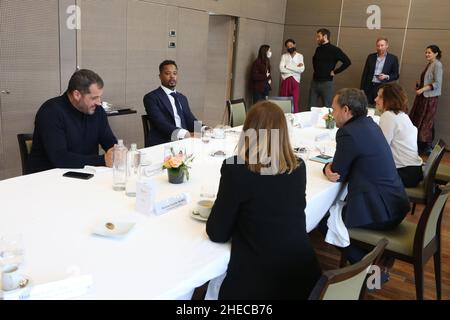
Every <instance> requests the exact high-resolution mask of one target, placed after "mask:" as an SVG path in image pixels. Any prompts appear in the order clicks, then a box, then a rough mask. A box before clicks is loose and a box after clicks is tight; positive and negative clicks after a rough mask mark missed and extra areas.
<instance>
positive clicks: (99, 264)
mask: <svg viewBox="0 0 450 320" xmlns="http://www.w3.org/2000/svg"><path fill="white" fill-rule="evenodd" d="M324 131H326V129H322V128H306V129H295V130H294V132H293V136H294V139H293V140H294V141H293V144H294V145H305V144H306V145H310V146H312V145H314V144H315V142H314V141H313V138H314V136H316V135H317V134H318V133H321V132H324ZM227 141H231V143H228V144H226V143H225V140H215V139H213V140H211V142H210V143H209V144H203V143H202V142H201V140H200V139H188V140H184V141H183V142H177V143H176V144H177V146H185V147H186V148H187V150H188V151H191V152H194V153H195V155H196V159H195V161H194V165H193V168H192V170H191V179H190V180H189V181H188V182H185V183H184V184H181V185H171V184H169V183H168V182H167V174H166V173H165V172H164V173H163V174H161V175H159V176H155V177H154V179H155V181H156V184H157V187H158V190H157V193H158V196H157V198H158V199H163V198H167V197H169V196H172V195H175V194H178V193H181V192H188V193H189V194H190V195H191V198H192V200H191V203H190V204H189V205H187V206H184V207H181V208H178V209H175V210H173V211H170V212H168V213H166V214H164V215H161V216H154V215H151V216H146V215H143V214H140V213H138V212H136V211H135V201H136V200H135V198H130V197H127V196H126V195H125V193H124V192H116V191H113V189H112V173H111V172H103V173H97V174H96V175H95V177H94V178H92V179H91V180H87V181H84V180H77V179H69V178H64V177H62V174H63V173H64V172H66V171H67V170H62V169H55V170H50V171H46V172H42V173H38V174H33V175H29V176H23V177H17V178H13V179H9V180H5V181H0V208H1V209H0V235H5V234H6V235H7V234H21V235H22V237H23V240H24V249H25V252H24V253H25V260H24V263H23V265H22V266H21V269H22V270H23V272H24V273H25V274H27V275H29V276H30V277H31V278H32V280H33V283H34V284H44V283H48V282H53V281H58V280H63V279H66V278H68V277H70V276H74V275H77V274H80V275H92V279H93V287H92V290H91V291H90V292H89V293H88V294H87V295H84V296H82V297H79V298H82V299H186V298H190V296H191V295H192V292H193V290H194V289H195V288H196V287H198V286H201V285H203V284H204V283H205V282H207V281H208V280H210V279H213V278H216V277H218V276H220V275H222V274H223V273H224V272H225V271H226V268H227V264H228V260H229V256H230V245H229V244H216V243H213V242H211V241H209V239H208V236H207V235H206V233H205V223H204V222H200V221H197V220H195V219H193V218H191V217H190V210H191V209H192V208H193V206H194V204H195V203H196V201H197V200H198V199H199V194H200V187H201V186H202V185H204V184H205V183H207V184H211V183H213V184H214V185H215V186H218V183H219V178H220V166H221V163H222V161H223V160H224V158H220V157H219V158H218V157H210V156H209V155H208V154H209V153H210V151H214V150H216V149H225V150H226V151H227V156H231V155H232V152H233V150H234V143H235V142H236V141H237V136H236V135H235V136H234V137H232V138H228V139H227ZM328 144H329V145H330V146H331V147H332V145H333V141H329V142H328ZM142 152H144V153H145V154H146V156H147V157H148V158H150V159H151V160H152V161H153V162H154V163H156V162H161V161H162V159H163V154H164V146H157V147H153V148H148V149H143V150H142ZM316 153H318V152H316ZM311 155H313V152H312V153H311ZM322 167H323V165H322V164H320V163H316V162H312V161H308V162H307V191H306V192H307V208H306V218H307V220H306V221H307V230H308V232H309V231H311V230H312V229H313V228H315V227H316V226H317V224H318V223H319V221H320V220H321V219H322V217H323V216H324V214H325V213H326V212H327V210H328V208H329V207H330V205H331V204H332V202H333V201H334V199H335V197H336V195H337V193H338V191H339V188H340V185H339V184H333V183H331V182H329V181H327V180H326V178H325V177H324V176H323V174H322ZM104 221H133V222H136V226H135V227H134V229H133V230H132V231H131V233H130V234H129V235H127V237H126V238H124V239H120V240H116V239H110V238H102V237H97V236H93V235H92V234H91V232H92V229H93V226H94V225H95V224H97V223H102V222H104Z"/></svg>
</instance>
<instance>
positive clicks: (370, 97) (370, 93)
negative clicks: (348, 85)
mask: <svg viewBox="0 0 450 320" xmlns="http://www.w3.org/2000/svg"><path fill="white" fill-rule="evenodd" d="M381 85H382V83H375V82H371V83H370V86H369V88H368V89H367V90H366V96H367V102H368V103H369V104H371V105H375V98H376V97H377V95H378V88H379V87H380V86H381Z"/></svg>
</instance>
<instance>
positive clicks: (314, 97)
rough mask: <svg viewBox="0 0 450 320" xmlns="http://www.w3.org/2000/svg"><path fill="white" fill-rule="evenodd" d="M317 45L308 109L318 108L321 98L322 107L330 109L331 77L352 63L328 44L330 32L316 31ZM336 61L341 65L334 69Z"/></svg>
mask: <svg viewBox="0 0 450 320" xmlns="http://www.w3.org/2000/svg"><path fill="white" fill-rule="evenodd" d="M317 44H318V45H319V46H318V47H317V49H316V52H315V54H314V57H313V68H314V75H313V80H312V81H311V88H310V90H309V107H318V106H319V105H318V100H319V97H322V100H323V106H326V107H328V108H331V104H332V99H333V77H334V76H335V75H336V74H338V73H341V72H342V71H344V70H345V69H347V68H348V67H349V66H350V65H351V64H352V62H351V61H350V59H349V58H348V57H347V55H346V54H345V53H344V52H343V51H342V50H341V49H339V48H338V47H336V46H334V45H332V44H331V43H330V30H328V29H319V30H317ZM338 61H340V62H341V63H342V64H341V66H340V67H338V68H336V64H337V63H338Z"/></svg>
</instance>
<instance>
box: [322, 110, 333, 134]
mask: <svg viewBox="0 0 450 320" xmlns="http://www.w3.org/2000/svg"><path fill="white" fill-rule="evenodd" d="M323 119H324V120H325V125H326V127H327V129H333V128H334V126H335V121H334V117H333V114H332V109H328V113H327V114H326V115H324V116H323Z"/></svg>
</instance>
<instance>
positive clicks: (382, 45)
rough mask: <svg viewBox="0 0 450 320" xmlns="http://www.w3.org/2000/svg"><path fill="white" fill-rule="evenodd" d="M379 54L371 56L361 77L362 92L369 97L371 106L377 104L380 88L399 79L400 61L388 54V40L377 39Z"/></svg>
mask: <svg viewBox="0 0 450 320" xmlns="http://www.w3.org/2000/svg"><path fill="white" fill-rule="evenodd" d="M376 45H377V52H376V53H372V54H369V56H368V57H367V60H366V64H365V66H364V71H363V74H362V77H361V90H364V93H365V94H366V96H367V100H368V102H369V104H370V105H374V104H375V98H376V97H377V92H378V88H379V87H380V86H381V85H382V84H383V83H387V82H391V81H395V80H397V79H398V78H399V71H398V59H397V57H396V56H395V55H393V54H390V53H388V52H387V49H388V48H389V41H388V39H387V38H378V39H377V43H376Z"/></svg>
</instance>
